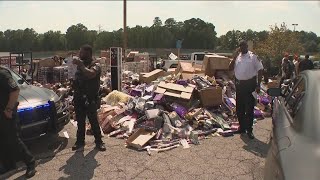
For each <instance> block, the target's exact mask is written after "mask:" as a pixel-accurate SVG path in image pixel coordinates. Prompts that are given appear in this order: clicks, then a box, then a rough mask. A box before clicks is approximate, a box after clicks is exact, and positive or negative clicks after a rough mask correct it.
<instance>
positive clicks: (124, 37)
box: [123, 0, 127, 62]
mask: <svg viewBox="0 0 320 180" xmlns="http://www.w3.org/2000/svg"><path fill="white" fill-rule="evenodd" d="M126 50H127V0H123V51H124V53H123V57H124V58H123V62H126V57H127V55H126Z"/></svg>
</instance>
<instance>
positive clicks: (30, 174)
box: [26, 162, 37, 179]
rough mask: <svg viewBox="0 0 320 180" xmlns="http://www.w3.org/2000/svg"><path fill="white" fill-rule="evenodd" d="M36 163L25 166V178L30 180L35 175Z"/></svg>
mask: <svg viewBox="0 0 320 180" xmlns="http://www.w3.org/2000/svg"><path fill="white" fill-rule="evenodd" d="M36 172H37V171H36V163H35V162H32V163H30V164H28V165H27V172H26V178H27V179H29V178H32V177H33V176H34V175H35V174H36Z"/></svg>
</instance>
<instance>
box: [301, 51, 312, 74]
mask: <svg viewBox="0 0 320 180" xmlns="http://www.w3.org/2000/svg"><path fill="white" fill-rule="evenodd" d="M311 69H314V65H313V62H312V61H311V60H310V59H309V55H305V59H304V60H302V61H301V62H300V63H299V73H300V72H302V71H304V70H311Z"/></svg>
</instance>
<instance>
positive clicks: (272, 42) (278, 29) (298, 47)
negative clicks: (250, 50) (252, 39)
mask: <svg viewBox="0 0 320 180" xmlns="http://www.w3.org/2000/svg"><path fill="white" fill-rule="evenodd" d="M255 51H256V53H257V54H258V55H260V56H262V57H268V58H272V59H273V60H274V61H279V59H281V58H282V57H283V55H284V53H291V54H301V53H304V47H303V44H302V43H301V42H300V41H299V33H298V32H292V31H290V30H288V28H287V25H286V24H285V23H283V24H281V25H280V26H278V25H274V26H271V27H270V33H269V35H268V37H267V39H266V40H265V41H262V42H260V43H259V44H258V45H257V48H256V50H255Z"/></svg>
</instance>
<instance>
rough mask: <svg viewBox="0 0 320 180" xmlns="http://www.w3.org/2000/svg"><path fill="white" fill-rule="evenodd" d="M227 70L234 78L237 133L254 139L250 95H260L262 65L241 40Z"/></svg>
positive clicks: (252, 105)
mask: <svg viewBox="0 0 320 180" xmlns="http://www.w3.org/2000/svg"><path fill="white" fill-rule="evenodd" d="M229 69H230V70H234V73H235V78H236V80H235V81H236V104H237V108H236V109H237V117H238V121H239V123H240V130H239V132H238V133H241V134H243V133H245V132H246V133H247V135H248V137H249V138H250V139H254V135H253V133H252V126H253V119H254V106H255V99H254V97H253V95H252V93H253V92H254V91H256V92H257V93H260V84H261V79H262V74H263V65H262V63H261V61H260V60H258V58H257V56H256V55H255V54H253V53H252V52H251V51H248V44H247V42H246V41H244V40H242V41H240V43H239V49H238V50H237V52H236V53H235V55H234V58H233V60H232V61H231V63H230V66H229Z"/></svg>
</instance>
